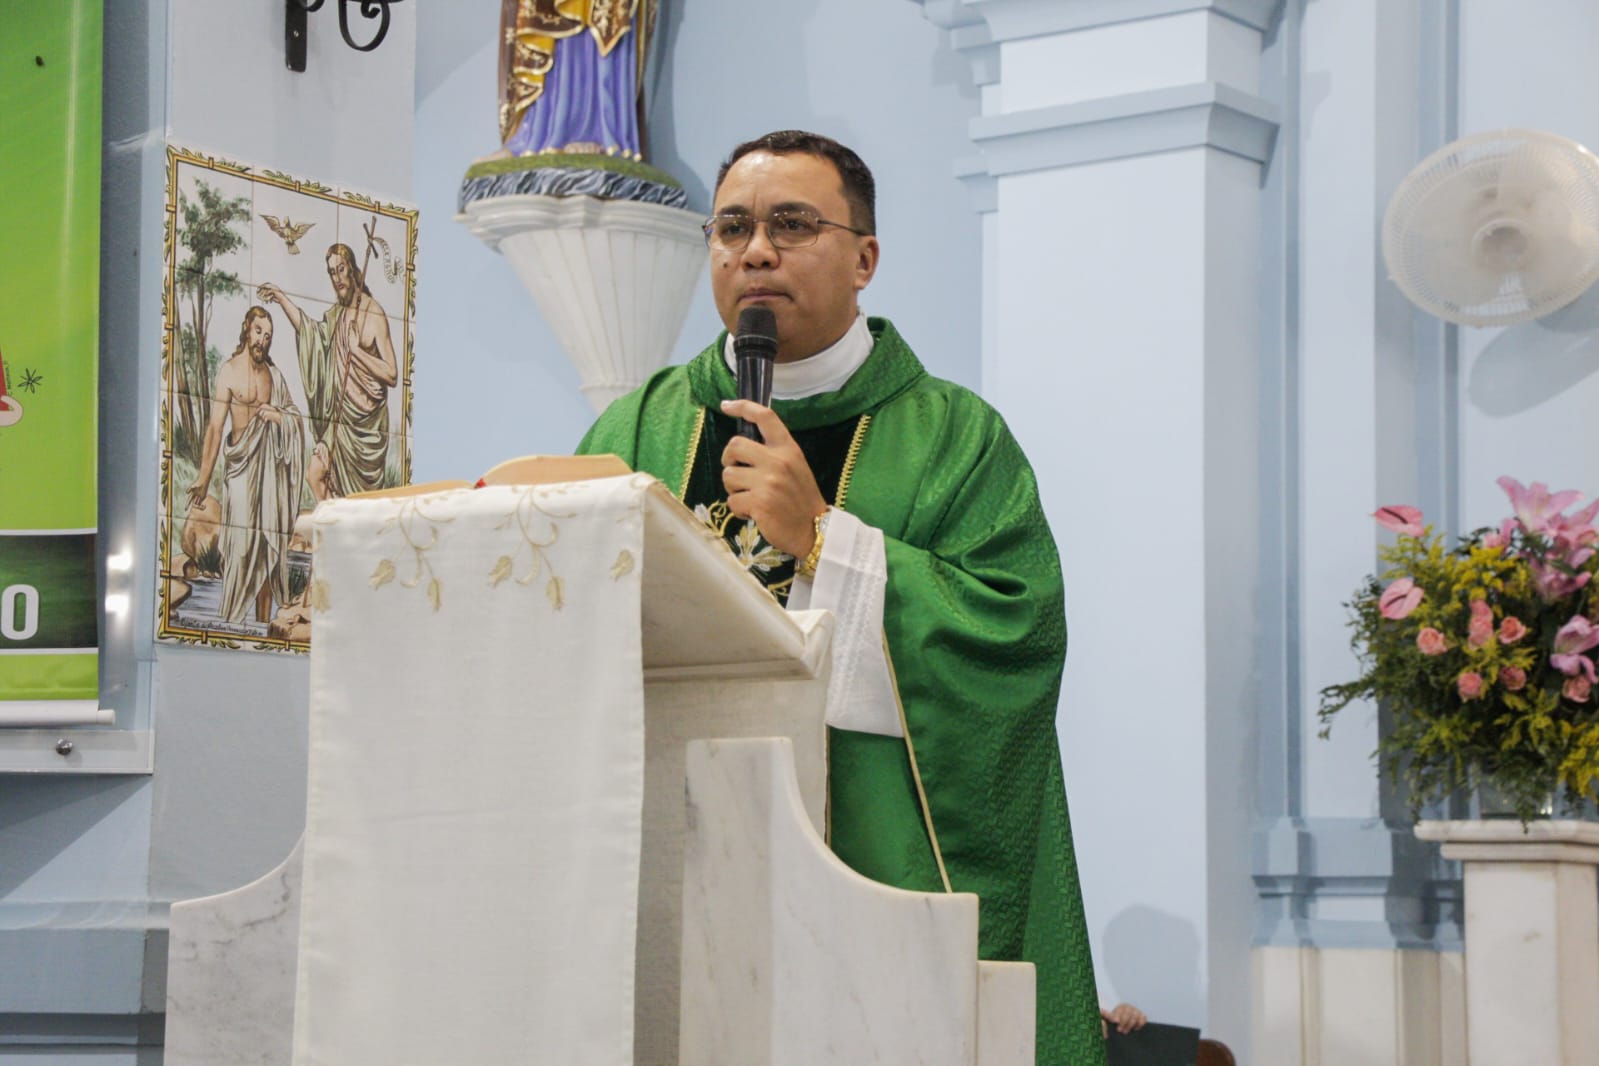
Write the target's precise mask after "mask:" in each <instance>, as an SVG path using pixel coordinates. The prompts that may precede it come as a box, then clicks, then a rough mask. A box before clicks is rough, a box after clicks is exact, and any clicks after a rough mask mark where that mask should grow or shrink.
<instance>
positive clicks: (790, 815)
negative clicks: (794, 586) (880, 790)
mask: <svg viewBox="0 0 1599 1066" xmlns="http://www.w3.org/2000/svg"><path fill="white" fill-rule="evenodd" d="M315 527H316V537H317V543H316V554H315V558H316V567H315V575H314V580H313V584H312V600H313V605H314V609H315V612H316V613H315V616H314V622H313V626H314V634H315V636H314V642H313V649H314V650H313V654H312V664H311V715H310V730H311V736H310V746H309V748H310V755H309V758H310V765H309V767H308V774H307V780H308V786H307V787H308V795H307V816H306V830H305V835H304V837H303V839H302V840H301V843H300V845H299V847H298V848H297V849H296V852H295V854H294V855H292V856H290V858H289V859H288V860H287V861H286V862H285V863H284V864H283V866H281V867H280V868H279V869H278V870H275V871H273V872H272V873H270V874H268V875H267V876H265V877H263V878H262V879H261V880H259V881H258V882H256V883H254V884H252V885H247V886H245V887H243V888H241V889H238V890H236V891H234V892H230V893H225V894H223V895H220V896H213V897H208V898H206V899H201V900H192V901H187V902H184V903H179V904H175V905H174V906H173V908H172V919H171V948H170V962H169V975H168V997H169V998H168V1020H167V1050H166V1061H167V1063H168V1064H169V1066H198V1064H201V1063H203V1064H205V1066H235V1064H244V1063H250V1064H260V1066H289V1064H292V1066H380V1064H381V1066H405V1064H410V1063H416V1064H424V1063H425V1064H429V1066H433V1064H437V1063H441V1062H450V1063H458V1064H501V1063H503V1064H512V1063H532V1062H561V1063H574V1064H575V1063H594V1064H607V1066H609V1064H616V1066H625V1064H638V1066H644V1064H670V1063H682V1064H685V1066H711V1064H722V1063H739V1064H741V1066H745V1064H748V1066H757V1064H770V1066H801V1064H803V1066H827V1064H840V1066H842V1064H845V1063H850V1064H855V1063H869V1062H893V1063H923V1064H930V1066H931V1064H937V1066H946V1064H947V1066H974V1064H979V1063H980V1064H981V1066H1013V1064H1014V1066H1022V1064H1024V1063H1025V1064H1030V1063H1032V1061H1033V1000H1034V993H1033V971H1032V967H1031V966H1030V965H1027V964H1003V963H986V962H982V963H980V962H979V961H978V959H977V930H978V924H977V911H978V901H977V898H976V897H975V896H971V895H966V894H960V893H950V894H924V893H913V892H904V891H901V890H898V889H894V888H890V887H888V886H885V885H881V884H878V883H876V882H873V881H870V880H867V879H866V878H863V877H861V876H859V875H858V874H856V873H854V872H853V871H852V870H850V869H849V868H848V867H846V866H845V865H844V864H843V863H842V862H840V861H839V860H838V859H837V858H836V857H834V856H833V854H832V853H831V851H829V850H828V848H827V846H826V844H825V836H826V818H827V813H826V794H827V787H826V732H827V730H826V725H825V714H826V706H825V703H826V695H827V687H828V684H827V683H828V672H829V669H830V641H831V638H832V618H831V616H830V615H828V614H827V613H825V612H797V613H789V612H785V611H784V610H782V609H781V608H780V607H779V606H778V605H777V603H776V602H775V601H774V600H772V598H771V597H770V596H769V595H768V594H767V593H766V592H765V591H764V589H762V588H761V587H760V585H759V584H758V583H757V582H755V581H753V580H752V579H751V578H750V576H749V575H748V574H747V573H746V572H745V571H744V569H743V567H742V566H741V565H740V564H739V562H738V561H737V560H736V559H734V558H733V556H732V555H731V553H729V552H728V550H727V549H726V546H725V544H724V543H723V542H722V541H721V540H720V539H719V538H717V537H716V536H715V535H714V534H713V533H712V532H711V531H710V530H709V529H708V528H706V527H705V526H704V525H703V524H702V523H700V522H699V521H698V520H696V519H695V518H694V516H693V515H691V514H690V513H689V512H688V511H687V510H685V509H684V508H683V507H682V506H681V505H680V504H679V503H678V502H677V501H676V500H675V499H673V498H672V497H671V495H670V494H669V493H668V492H667V491H666V490H665V488H664V487H663V486H662V485H661V484H660V483H659V482H657V481H655V480H654V479H652V478H650V477H648V476H646V475H628V476H624V477H616V478H607V479H601V480H594V481H586V482H576V483H569V484H559V485H491V486H489V487H487V488H482V489H477V490H471V489H463V490H452V491H446V492H438V493H431V494H424V495H417V496H409V497H402V498H396V499H353V500H344V501H338V502H336V503H332V504H327V505H324V506H323V507H321V508H319V509H318V511H317V512H316V517H315Z"/></svg>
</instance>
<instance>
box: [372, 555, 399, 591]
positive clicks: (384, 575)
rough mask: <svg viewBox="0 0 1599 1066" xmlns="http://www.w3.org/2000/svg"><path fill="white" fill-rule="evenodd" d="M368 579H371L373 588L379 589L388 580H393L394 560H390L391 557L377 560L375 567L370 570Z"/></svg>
mask: <svg viewBox="0 0 1599 1066" xmlns="http://www.w3.org/2000/svg"><path fill="white" fill-rule="evenodd" d="M368 580H370V581H371V583H372V587H373V588H375V589H380V588H382V587H383V586H384V585H387V584H388V583H389V582H390V581H393V580H394V560H392V559H382V560H379V562H378V567H377V569H376V570H374V571H372V576H371V578H369V579H368Z"/></svg>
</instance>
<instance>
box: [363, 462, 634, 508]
mask: <svg viewBox="0 0 1599 1066" xmlns="http://www.w3.org/2000/svg"><path fill="white" fill-rule="evenodd" d="M632 472H633V468H632V467H630V466H628V465H627V464H626V463H624V462H623V461H622V459H621V457H620V456H615V455H523V456H519V457H517V458H515V459H507V460H505V461H504V462H502V463H496V464H494V466H492V467H490V468H489V470H488V472H487V473H485V474H484V475H483V476H482V477H480V478H478V479H477V481H475V482H472V481H460V480H449V479H446V480H443V481H422V482H418V483H416V484H413V485H396V486H395V487H394V488H392V489H373V490H372V491H371V492H358V493H356V494H355V495H354V496H353V497H351V498H352V499H366V498H370V497H383V496H423V495H426V494H428V493H431V492H448V491H449V490H450V489H470V488H485V487H487V486H489V485H555V484H559V483H561V482H564V481H592V480H594V479H595V478H602V477H617V476H619V475H622V474H631V473H632Z"/></svg>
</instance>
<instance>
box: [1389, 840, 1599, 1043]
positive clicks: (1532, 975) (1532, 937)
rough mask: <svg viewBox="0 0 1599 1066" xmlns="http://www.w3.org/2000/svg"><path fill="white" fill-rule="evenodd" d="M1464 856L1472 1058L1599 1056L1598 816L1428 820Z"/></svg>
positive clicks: (1447, 849) (1452, 852) (1447, 852)
mask: <svg viewBox="0 0 1599 1066" xmlns="http://www.w3.org/2000/svg"><path fill="white" fill-rule="evenodd" d="M1416 835H1417V836H1418V837H1420V838H1422V839H1423V840H1437V841H1442V842H1443V854H1444V858H1446V859H1459V860H1460V861H1461V862H1463V863H1464V864H1465V882H1466V1042H1467V1049H1468V1052H1469V1054H1470V1060H1471V1064H1472V1066H1575V1064H1578V1063H1593V1062H1599V896H1596V895H1595V872H1594V867H1595V866H1596V865H1599V823H1594V822H1567V821H1559V822H1533V823H1531V824H1529V825H1527V826H1526V827H1525V828H1523V827H1522V825H1521V824H1520V823H1519V822H1515V821H1482V822H1422V823H1421V824H1420V825H1418V826H1417V827H1416Z"/></svg>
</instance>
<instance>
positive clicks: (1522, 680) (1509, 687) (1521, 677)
mask: <svg viewBox="0 0 1599 1066" xmlns="http://www.w3.org/2000/svg"><path fill="white" fill-rule="evenodd" d="M1499 683H1500V684H1501V685H1503V686H1505V691H1506V692H1520V691H1521V690H1522V689H1524V688H1526V687H1527V671H1525V670H1523V669H1522V668H1521V667H1519V666H1506V667H1503V668H1501V669H1500V671H1499Z"/></svg>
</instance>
